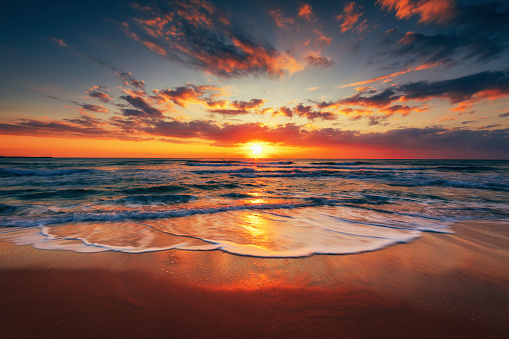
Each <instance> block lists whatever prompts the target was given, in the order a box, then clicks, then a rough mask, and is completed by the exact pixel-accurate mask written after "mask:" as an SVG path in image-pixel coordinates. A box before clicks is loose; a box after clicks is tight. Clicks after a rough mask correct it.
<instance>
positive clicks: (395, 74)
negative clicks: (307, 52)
mask: <svg viewBox="0 0 509 339" xmlns="http://www.w3.org/2000/svg"><path fill="white" fill-rule="evenodd" d="M440 65H441V63H438V62H437V63H432V64H430V63H427V64H420V65H419V66H416V67H408V68H406V69H403V70H401V71H399V72H394V73H391V74H387V75H382V76H379V77H376V78H373V79H369V80H364V81H358V82H354V83H351V84H347V85H343V86H341V87H352V86H362V85H366V84H370V83H372V82H376V81H382V80H389V79H391V80H392V78H394V77H397V76H399V75H403V74H406V73H409V72H414V71H420V70H424V69H430V68H434V67H437V66H440Z"/></svg>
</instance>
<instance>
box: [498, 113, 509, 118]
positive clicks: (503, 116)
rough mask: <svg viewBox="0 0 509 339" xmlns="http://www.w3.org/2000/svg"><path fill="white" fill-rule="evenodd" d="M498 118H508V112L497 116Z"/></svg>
mask: <svg viewBox="0 0 509 339" xmlns="http://www.w3.org/2000/svg"><path fill="white" fill-rule="evenodd" d="M498 116H499V117H501V118H505V117H509V112H506V113H502V114H499V115H498Z"/></svg>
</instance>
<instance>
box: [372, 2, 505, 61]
mask: <svg viewBox="0 0 509 339" xmlns="http://www.w3.org/2000/svg"><path fill="white" fill-rule="evenodd" d="M379 3H387V4H389V3H391V4H396V2H395V1H392V0H387V1H379ZM398 3H402V4H417V3H418V4H429V5H431V4H434V3H440V4H448V3H450V2H448V1H439V0H430V1H420V2H415V1H411V2H410V1H403V2H398ZM387 8H389V7H387ZM391 8H392V7H391ZM395 8H398V7H395ZM436 8H437V9H440V6H439V7H436ZM448 8H449V7H448ZM402 13H403V12H402ZM404 13H407V12H404ZM426 13H427V14H426V15H424V14H423V15H424V16H422V17H421V20H423V19H422V18H426V21H425V22H433V21H436V22H439V23H440V26H441V27H440V28H441V31H440V33H436V34H425V33H418V32H406V33H405V34H404V35H401V36H400V38H399V40H398V41H397V42H395V44H391V45H390V46H389V49H388V51H387V52H385V55H386V56H387V59H388V60H391V61H393V60H400V62H403V64H404V65H408V64H410V63H413V62H418V63H441V64H444V65H456V64H464V63H467V62H470V63H487V62H489V61H492V60H495V59H499V58H501V57H503V56H504V55H506V54H507V51H508V49H509V35H508V34H506V33H505V32H507V31H509V20H507V17H508V16H509V7H507V6H503V5H501V4H500V3H490V4H476V5H469V6H461V5H458V6H456V7H454V11H452V12H451V11H449V12H447V11H444V12H443V14H442V15H440V14H436V15H435V13H433V12H426ZM405 17H406V16H405ZM428 18H429V20H428ZM433 18H436V20H433ZM445 18H447V19H445Z"/></svg>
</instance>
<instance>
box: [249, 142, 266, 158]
mask: <svg viewBox="0 0 509 339" xmlns="http://www.w3.org/2000/svg"><path fill="white" fill-rule="evenodd" d="M249 150H250V151H251V153H253V154H254V155H259V154H262V152H263V147H262V146H260V145H258V144H254V145H253V146H251V147H250V148H249Z"/></svg>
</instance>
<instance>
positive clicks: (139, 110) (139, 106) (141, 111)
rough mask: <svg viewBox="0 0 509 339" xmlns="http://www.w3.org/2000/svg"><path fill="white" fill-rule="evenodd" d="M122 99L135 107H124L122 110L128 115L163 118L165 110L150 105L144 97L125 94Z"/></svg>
mask: <svg viewBox="0 0 509 339" xmlns="http://www.w3.org/2000/svg"><path fill="white" fill-rule="evenodd" d="M120 99H123V100H125V101H127V102H128V103H129V104H130V105H131V106H132V107H134V108H135V109H134V110H133V109H129V108H123V109H122V112H123V113H124V115H126V116H136V117H144V118H161V117H162V116H163V112H161V110H159V109H157V108H155V107H153V106H152V105H150V104H149V103H148V102H147V101H146V100H145V99H144V98H142V97H137V96H134V95H124V96H121V97H120Z"/></svg>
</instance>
